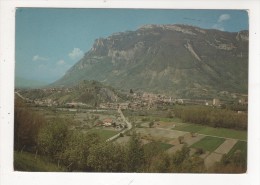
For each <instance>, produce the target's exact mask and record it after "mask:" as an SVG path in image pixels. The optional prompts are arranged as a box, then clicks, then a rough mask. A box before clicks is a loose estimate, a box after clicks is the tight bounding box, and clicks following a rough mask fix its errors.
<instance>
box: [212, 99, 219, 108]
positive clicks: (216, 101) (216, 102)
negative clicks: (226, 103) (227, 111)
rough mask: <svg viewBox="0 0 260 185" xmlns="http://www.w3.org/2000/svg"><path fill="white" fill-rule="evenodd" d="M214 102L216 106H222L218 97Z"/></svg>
mask: <svg viewBox="0 0 260 185" xmlns="http://www.w3.org/2000/svg"><path fill="white" fill-rule="evenodd" d="M212 104H213V105H214V106H220V100H219V99H217V98H214V99H213V102H212Z"/></svg>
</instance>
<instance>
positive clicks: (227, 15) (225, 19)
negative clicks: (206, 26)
mask: <svg viewBox="0 0 260 185" xmlns="http://www.w3.org/2000/svg"><path fill="white" fill-rule="evenodd" d="M230 18H231V17H230V15H229V14H222V15H220V16H219V18H218V22H223V21H227V20H229V19H230Z"/></svg>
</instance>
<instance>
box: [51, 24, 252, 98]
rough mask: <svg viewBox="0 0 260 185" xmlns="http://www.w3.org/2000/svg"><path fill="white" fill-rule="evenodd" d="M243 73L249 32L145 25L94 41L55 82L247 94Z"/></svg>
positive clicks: (184, 94)
mask: <svg viewBox="0 0 260 185" xmlns="http://www.w3.org/2000/svg"><path fill="white" fill-rule="evenodd" d="M247 76H248V31H241V32H237V33H230V32H223V31H219V30H206V29H202V28H198V27H193V26H188V25H144V26H142V27H140V28H139V29H138V30H136V31H128V32H120V33H116V34H113V35H111V36H109V37H107V38H99V39H96V41H95V43H94V44H93V47H92V48H91V50H89V51H88V52H86V54H85V56H84V57H83V58H82V59H81V60H80V61H79V62H78V63H77V64H75V65H74V66H73V67H72V68H71V69H70V70H69V71H67V73H66V75H65V76H64V77H63V78H61V79H60V80H58V81H57V82H56V83H55V85H70V84H73V83H75V82H77V81H80V80H84V79H86V80H98V81H101V82H104V83H107V84H109V85H112V86H114V87H116V88H121V89H130V88H131V89H139V90H144V91H151V92H159V93H165V94H171V95H175V96H177V97H190V96H193V97H198V96H208V94H205V92H213V91H214V92H217V91H223V90H225V91H229V92H242V93H246V92H247V84H248V82H247V79H248V77H247ZM205 89H207V91H205Z"/></svg>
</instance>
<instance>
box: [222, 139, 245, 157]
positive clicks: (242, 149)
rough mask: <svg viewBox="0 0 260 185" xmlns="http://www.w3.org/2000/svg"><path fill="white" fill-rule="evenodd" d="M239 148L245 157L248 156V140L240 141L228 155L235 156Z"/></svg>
mask: <svg viewBox="0 0 260 185" xmlns="http://www.w3.org/2000/svg"><path fill="white" fill-rule="evenodd" d="M237 150H240V151H241V155H242V156H243V158H245V159H246V158H247V142H245V141H238V142H237V143H236V144H235V145H234V146H233V148H232V149H231V150H230V151H229V152H228V154H227V155H228V156H233V155H234V154H235V152H236V151H237Z"/></svg>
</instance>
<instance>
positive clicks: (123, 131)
mask: <svg viewBox="0 0 260 185" xmlns="http://www.w3.org/2000/svg"><path fill="white" fill-rule="evenodd" d="M117 111H118V113H119V114H120V116H121V118H122V120H123V121H124V122H125V123H126V125H127V128H126V129H124V130H122V131H121V132H119V133H118V134H116V135H114V136H112V137H111V138H108V139H107V140H106V142H107V141H112V140H113V139H116V138H117V137H119V135H120V134H121V133H122V134H124V133H125V132H126V131H128V130H131V129H132V127H133V126H132V123H130V122H129V121H127V120H126V118H125V116H124V114H123V112H122V111H121V109H120V107H119V108H118V110H117Z"/></svg>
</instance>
